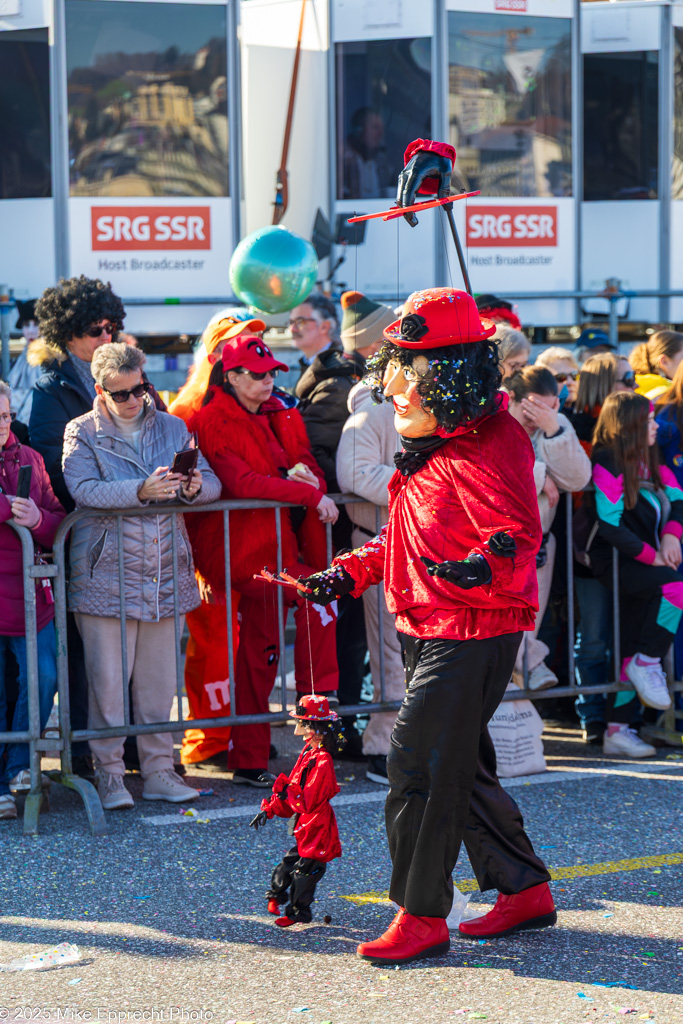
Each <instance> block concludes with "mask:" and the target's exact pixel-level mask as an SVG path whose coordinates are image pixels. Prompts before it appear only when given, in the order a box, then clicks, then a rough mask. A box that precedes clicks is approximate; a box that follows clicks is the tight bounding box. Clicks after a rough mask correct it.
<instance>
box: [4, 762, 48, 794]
mask: <svg viewBox="0 0 683 1024" xmlns="http://www.w3.org/2000/svg"><path fill="white" fill-rule="evenodd" d="M40 784H41V786H42V787H43V789H48V788H49V787H50V786H51V785H52V783H51V781H50V778H49V776H47V775H43V774H42V772H41V775H40ZM7 785H8V786H9V788H10V789H11V790H12V792H13V793H28V791H29V790H30V788H31V773H30V771H29V770H28V768H24V769H23V771H20V772H17V774H16V775H15V776H14V778H13V779H10V780H9V782H8V783H7Z"/></svg>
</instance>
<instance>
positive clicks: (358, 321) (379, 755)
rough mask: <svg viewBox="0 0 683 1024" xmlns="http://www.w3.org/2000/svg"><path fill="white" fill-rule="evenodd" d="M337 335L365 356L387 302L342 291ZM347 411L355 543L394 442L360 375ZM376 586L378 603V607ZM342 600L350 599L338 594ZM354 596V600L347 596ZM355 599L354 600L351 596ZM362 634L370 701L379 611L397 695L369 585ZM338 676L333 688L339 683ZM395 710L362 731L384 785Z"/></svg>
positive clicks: (384, 410)
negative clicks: (358, 500) (358, 499)
mask: <svg viewBox="0 0 683 1024" xmlns="http://www.w3.org/2000/svg"><path fill="white" fill-rule="evenodd" d="M341 305H342V311H343V315H342V330H341V340H342V345H343V346H344V350H345V351H346V352H351V351H355V352H356V354H357V355H360V356H361V357H362V358H363V359H365V360H368V359H370V358H371V356H374V355H376V354H377V352H379V350H380V348H381V347H382V345H383V344H384V334H383V332H384V329H385V328H387V327H389V326H390V324H392V323H393V321H394V320H395V319H396V317H395V314H394V311H393V310H392V309H391V308H390V307H389V306H383V305H380V303H378V302H373V301H372V300H371V299H368V298H367V297H366V296H365V295H362V294H361V293H360V292H345V293H344V294H343V295H342V297H341ZM348 409H349V412H350V414H351V415H350V416H349V418H348V420H347V421H346V423H345V424H344V429H343V430H342V436H341V439H340V441H339V448H338V449H337V478H338V480H339V486H340V487H341V488H342V490H343V491H348V492H349V493H351V494H357V495H358V496H359V497H361V498H364V499H365V501H364V502H363V503H362V504H355V505H348V506H347V512H348V514H349V517H350V519H351V522H352V524H353V533H352V534H351V543H352V545H353V547H354V548H358V547H361V545H363V544H365V542H366V541H367V540H369V539H370V538H371V537H374V535H375V534H376V533H377V512H378V511H379V515H380V518H379V522H380V525H381V526H384V525H385V523H386V522H387V519H388V508H387V506H388V504H389V492H388V490H387V487H388V484H389V481H390V480H391V477H392V476H393V474H394V470H395V468H396V467H395V466H394V455H395V454H396V452H398V451H400V447H401V443H400V439H399V436H398V434H397V433H396V428H395V427H394V410H393V408H392V406H391V405H390V404H388V403H387V402H382V403H380V404H378V403H377V402H375V401H374V400H373V397H372V393H371V391H370V389H369V388H368V387H367V386H366V384H365V383H364V382H363V381H360V382H359V383H358V384H356V385H355V386H354V387H353V388H352V389H351V391H350V393H349V398H348ZM378 590H379V602H380V604H379V605H378ZM342 600H344V601H349V598H343V599H342ZM351 600H353V599H351ZM353 603H354V604H356V603H360V602H353ZM363 613H364V616H365V632H366V636H367V638H368V650H369V653H370V673H371V676H372V682H373V688H374V696H373V700H374V701H375V702H379V701H380V700H381V696H382V694H381V688H380V676H381V673H380V650H379V641H380V635H379V616H380V615H381V616H382V626H383V650H384V696H385V699H387V700H401V699H402V698H403V694H404V693H405V673H404V670H403V662H402V660H401V645H400V643H399V639H398V633H397V632H396V624H395V622H394V616H393V615H392V614H391V613H390V612H389V610H388V609H387V605H386V600H385V598H384V592H383V590H381V589H380V588H378V587H370V589H369V590H366V592H365V593H364V594H363ZM342 685H343V684H342V683H341V682H340V687H342ZM395 718H396V712H395V711H383V712H381V711H380V712H376V713H375V714H373V715H371V716H370V722H369V724H368V726H367V728H366V729H365V731H364V733H363V754H364V755H365V756H366V757H367V759H368V767H367V772H366V777H367V778H368V779H369V781H370V782H376V783H378V784H379V785H384V786H388V785H389V780H388V778H387V767H386V761H387V754H388V753H389V741H390V738H391V730H392V729H393V726H394V720H395Z"/></svg>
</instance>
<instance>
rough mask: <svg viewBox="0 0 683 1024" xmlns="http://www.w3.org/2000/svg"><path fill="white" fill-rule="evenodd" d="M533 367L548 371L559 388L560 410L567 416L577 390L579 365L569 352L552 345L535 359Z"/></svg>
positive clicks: (572, 405)
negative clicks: (543, 368) (541, 367)
mask: <svg viewBox="0 0 683 1024" xmlns="http://www.w3.org/2000/svg"><path fill="white" fill-rule="evenodd" d="M534 365H535V366H544V367H545V368H546V370H550V372H551V373H552V375H553V377H554V378H555V380H556V381H557V383H558V384H559V387H560V409H561V410H562V412H563V413H564V414H565V416H566V415H567V413H568V412H569V410H570V409H572V408H573V407H574V402H575V401H576V393H577V391H578V388H579V364H578V363H577V361H576V359H575V358H574V356H573V355H572V353H571V352H570V351H569V349H565V348H560V346H559V345H553V346H551V347H550V348H546V349H544V350H543V351H542V352H541V354H540V355H539V356H538V357H537V359H536V362H535V364H534Z"/></svg>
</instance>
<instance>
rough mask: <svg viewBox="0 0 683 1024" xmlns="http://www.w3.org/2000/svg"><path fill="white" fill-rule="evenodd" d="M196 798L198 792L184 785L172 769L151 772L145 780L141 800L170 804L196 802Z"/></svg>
mask: <svg viewBox="0 0 683 1024" xmlns="http://www.w3.org/2000/svg"><path fill="white" fill-rule="evenodd" d="M198 796H199V791H198V790H196V789H192V787H191V786H187V785H185V783H184V782H183V780H182V779H181V778H180V776H179V775H176V773H175V772H174V771H173V769H172V768H166V769H165V770H164V771H160V772H152V774H151V775H148V776H147V778H146V779H145V785H144V787H143V790H142V799H143V800H166V801H167V802H168V803H170V804H184V803H189V802H190V800H196V799H197V797H198Z"/></svg>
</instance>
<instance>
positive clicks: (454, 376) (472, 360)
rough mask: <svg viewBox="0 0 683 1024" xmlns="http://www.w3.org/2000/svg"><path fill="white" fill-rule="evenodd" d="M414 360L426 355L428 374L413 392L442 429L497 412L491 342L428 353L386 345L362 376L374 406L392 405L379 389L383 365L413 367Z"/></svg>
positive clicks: (497, 382) (495, 365)
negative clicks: (364, 375) (375, 404)
mask: <svg viewBox="0 0 683 1024" xmlns="http://www.w3.org/2000/svg"><path fill="white" fill-rule="evenodd" d="M415 356H424V357H425V358H426V359H427V360H428V361H429V372H428V373H427V374H426V375H425V376H424V377H423V378H422V380H421V381H420V382H419V384H418V385H417V387H416V391H417V393H418V395H419V396H420V398H421V399H422V404H423V406H424V408H425V409H426V410H427V411H428V412H431V413H433V414H434V416H435V417H436V421H437V424H438V425H439V427H441V428H442V429H443V430H445V431H447V432H450V431H453V430H455V429H456V428H457V427H459V426H460V425H461V424H463V423H469V422H471V421H472V420H475V419H477V418H478V417H479V416H482V415H485V414H491V413H493V412H495V411H496V408H497V406H498V400H499V399H498V391H499V388H500V385H501V382H502V375H501V372H500V369H499V367H498V350H497V347H496V344H495V342H494V341H492V340H491V339H490V338H486V339H484V340H483V341H476V342H470V343H468V344H466V345H461V344H455V345H449V346H448V347H446V348H428V349H408V348H400V347H399V346H398V345H395V344H393V342H390V341H385V342H384V344H383V345H382V347H381V349H380V350H379V352H378V353H377V355H376V356H374V357H373V358H372V359H371V360H369V361H368V364H367V371H366V377H365V380H366V381H367V382H368V384H369V385H370V388H371V390H372V396H373V398H374V399H375V401H376V402H382V401H390V399H385V397H384V387H383V385H382V378H383V377H384V372H385V370H386V368H387V364H388V363H389V362H391V361H394V362H397V363H400V364H401V366H411V365H412V362H413V359H414V358H415Z"/></svg>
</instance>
